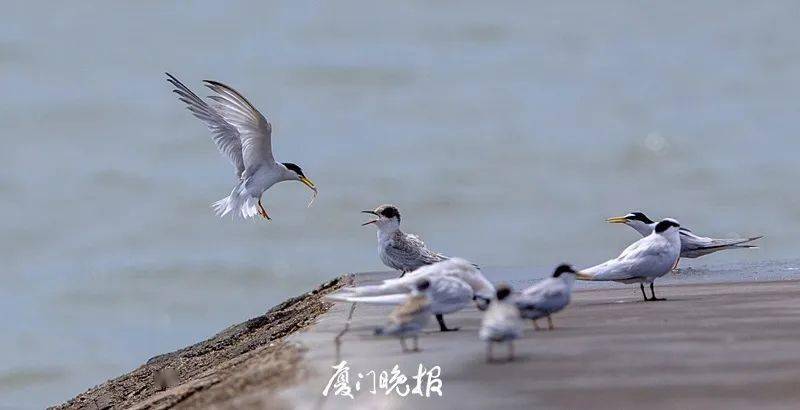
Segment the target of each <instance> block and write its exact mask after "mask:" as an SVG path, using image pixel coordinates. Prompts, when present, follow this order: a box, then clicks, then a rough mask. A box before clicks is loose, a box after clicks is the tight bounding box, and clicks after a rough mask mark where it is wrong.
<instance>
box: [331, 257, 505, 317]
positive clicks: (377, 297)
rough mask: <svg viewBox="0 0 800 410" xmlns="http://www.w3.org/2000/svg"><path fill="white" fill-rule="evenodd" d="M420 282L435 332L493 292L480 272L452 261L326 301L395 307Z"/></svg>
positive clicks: (481, 304) (346, 290) (344, 291)
mask: <svg viewBox="0 0 800 410" xmlns="http://www.w3.org/2000/svg"><path fill="white" fill-rule="evenodd" d="M420 279H427V280H428V281H430V283H431V290H430V297H431V311H432V312H433V314H434V315H436V320H437V322H438V323H439V330H441V331H442V332H447V331H453V330H458V328H448V327H447V325H446V324H445V322H444V316H443V315H446V314H449V313H453V312H456V311H458V310H461V309H463V308H464V307H466V306H468V305H469V303H470V302H472V301H475V303H476V304H477V305H478V307H479V308H483V307H484V306H485V304H486V303H487V302H488V301H489V300H490V299H491V298H492V297H494V294H495V288H494V285H492V283H491V282H489V281H488V280H487V279H486V277H484V276H483V274H482V273H481V271H480V270H478V269H477V268H475V266H474V265H473V264H472V263H470V262H469V261H466V260H464V259H461V258H452V259H448V260H445V261H442V262H438V263H435V264H433V265H426V266H423V267H421V268H419V269H417V270H415V271H413V272H411V273H409V274H408V275H406V276H404V277H402V278H394V279H387V280H384V281H383V282H382V283H380V284H378V285H365V286H358V287H350V288H344V289H341V290H340V291H339V292H337V293H335V294H332V295H329V296H328V299H331V300H338V301H345V302H353V303H359V302H360V303H366V304H377V305H399V304H402V303H403V302H405V300H406V298H407V296H408V293H409V292H411V291H412V290H413V288H414V286H415V284H416V283H417V281H419V280H420Z"/></svg>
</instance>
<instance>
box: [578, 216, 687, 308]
mask: <svg viewBox="0 0 800 410" xmlns="http://www.w3.org/2000/svg"><path fill="white" fill-rule="evenodd" d="M679 228H680V224H679V223H678V221H676V220H674V219H670V218H667V219H663V220H661V221H660V222H658V223H657V224H656V226H655V229H654V230H653V233H651V234H650V235H647V236H645V237H644V238H642V239H639V240H638V241H636V242H634V243H633V244H631V245H630V246H628V247H627V248H625V250H624V251H622V253H621V254H620V255H619V256H618V257H617V258H615V259H611V260H609V261H606V262H603V263H601V264H599V265H597V266H593V267H591V268H587V269H583V270H582V271H581V272H578V274H577V277H578V279H581V280H599V281H614V282H622V283H639V288H640V289H641V290H642V296H643V297H644V300H645V301H655V300H664V299H659V298H656V293H655V290H654V289H653V282H654V281H655V280H656V279H657V278H660V277H661V276H664V275H665V274H666V273H667V272H669V271H671V270H672V268H673V267H674V266H675V264H676V263H678V257H679V256H680V253H681V240H680V237H679V234H678V229H679ZM645 283H649V284H650V294H651V295H652V296H651V297H650V298H648V297H647V294H646V293H645V291H644V284H645Z"/></svg>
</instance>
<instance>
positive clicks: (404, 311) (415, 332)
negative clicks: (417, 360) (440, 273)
mask: <svg viewBox="0 0 800 410" xmlns="http://www.w3.org/2000/svg"><path fill="white" fill-rule="evenodd" d="M430 286H431V283H430V281H428V279H420V280H418V281H417V282H416V285H415V287H414V291H413V292H412V293H411V295H410V296H408V297H407V298H406V302H405V303H403V304H402V305H400V306H398V307H397V308H395V309H394V310H393V311H392V313H391V314H390V315H389V324H388V325H386V326H384V327H380V328H377V329H375V335H386V336H397V338H399V339H400V347H401V348H402V349H403V352H404V353H405V352H407V351H408V348H407V347H406V338H409V337H410V338H412V339H413V340H414V348H413V349H411V350H412V351H414V352H418V351H419V333H420V332H421V331H422V329H423V328H424V327H425V325H427V324H428V322H429V321H430V318H431V302H430Z"/></svg>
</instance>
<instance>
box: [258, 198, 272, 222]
mask: <svg viewBox="0 0 800 410" xmlns="http://www.w3.org/2000/svg"><path fill="white" fill-rule="evenodd" d="M258 214H259V215H261V217H262V218H264V219H267V220H271V219H272V218H270V217H269V215H267V210H266V209H264V205H261V198H258Z"/></svg>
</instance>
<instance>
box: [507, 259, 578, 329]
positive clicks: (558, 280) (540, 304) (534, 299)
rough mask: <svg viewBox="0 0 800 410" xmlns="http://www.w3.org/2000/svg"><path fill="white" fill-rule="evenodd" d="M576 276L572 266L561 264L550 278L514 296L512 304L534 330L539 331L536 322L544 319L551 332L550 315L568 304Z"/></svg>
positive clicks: (551, 321) (551, 322) (551, 320)
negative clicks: (529, 320) (530, 323)
mask: <svg viewBox="0 0 800 410" xmlns="http://www.w3.org/2000/svg"><path fill="white" fill-rule="evenodd" d="M576 275H577V272H576V271H575V270H574V269H572V266H569V265H566V264H562V265H559V266H558V267H557V268H556V269H555V271H554V272H553V276H552V277H550V278H547V279H544V280H542V281H541V282H539V283H537V284H535V285H533V286H531V287H529V288H527V289H525V290H523V291H522V292H520V293H519V294H517V295H514V297H513V300H514V303H516V305H517V308H519V311H520V314H521V315H522V317H523V318H524V319H531V320H532V321H533V327H534V328H536V330H539V324H538V323H536V320H537V319H540V318H543V317H546V318H547V327H548V329H550V330H553V328H554V327H553V319H551V318H550V315H552V314H553V313H556V312H559V311H561V310H562V309H564V308H565V307H567V305H568V304H569V301H570V297H571V296H572V284H573V283H575V276H576Z"/></svg>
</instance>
